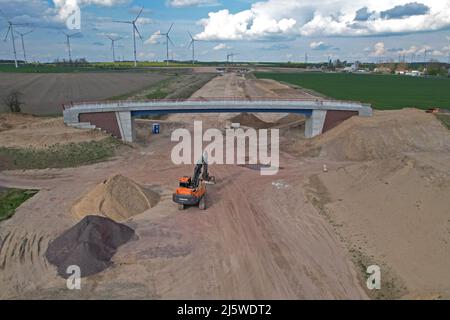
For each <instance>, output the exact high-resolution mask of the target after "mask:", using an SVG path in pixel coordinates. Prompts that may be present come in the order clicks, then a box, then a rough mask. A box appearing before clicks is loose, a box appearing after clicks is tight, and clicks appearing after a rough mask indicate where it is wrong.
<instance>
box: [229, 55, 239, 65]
mask: <svg viewBox="0 0 450 320" xmlns="http://www.w3.org/2000/svg"><path fill="white" fill-rule="evenodd" d="M237 55H238V53H229V54H227V64H229V63H230V58H231V62H234V56H237Z"/></svg>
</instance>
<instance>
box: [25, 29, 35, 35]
mask: <svg viewBox="0 0 450 320" xmlns="http://www.w3.org/2000/svg"><path fill="white" fill-rule="evenodd" d="M33 32H34V30H31V31H28V32H25V33H24V34H23V35H24V36H26V35H27V34H30V33H33Z"/></svg>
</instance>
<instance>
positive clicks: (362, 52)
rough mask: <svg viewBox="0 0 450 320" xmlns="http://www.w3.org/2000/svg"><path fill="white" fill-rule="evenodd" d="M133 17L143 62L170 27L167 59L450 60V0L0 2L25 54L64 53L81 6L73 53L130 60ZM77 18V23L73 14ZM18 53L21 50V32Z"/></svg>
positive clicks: (158, 51) (2, 24)
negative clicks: (71, 24) (192, 44)
mask: <svg viewBox="0 0 450 320" xmlns="http://www.w3.org/2000/svg"><path fill="white" fill-rule="evenodd" d="M142 7H144V10H143V12H142V14H141V16H140V18H139V19H138V20H137V28H138V30H139V32H140V34H141V35H142V40H140V39H138V41H137V51H138V59H139V60H142V61H144V60H148V61H163V60H164V59H165V58H166V45H165V37H163V36H161V33H165V32H167V30H168V29H169V28H170V25H171V24H172V23H173V29H172V31H171V34H170V36H171V39H172V42H173V44H170V58H172V57H173V58H174V59H177V60H188V59H191V58H192V49H191V47H189V44H190V36H189V34H188V32H190V33H191V34H192V35H193V37H194V38H195V39H196V40H198V41H197V42H196V43H195V49H196V59H197V60H200V61H224V60H226V55H227V54H228V53H235V54H236V57H235V60H237V61H238V60H239V61H254V62H258V61H259V62H263V61H264V62H287V61H291V62H304V61H305V59H306V57H307V60H308V62H322V61H327V60H328V59H329V58H331V59H340V60H347V61H356V60H359V61H364V62H384V61H398V60H399V59H405V60H406V61H408V62H409V61H423V60H424V59H426V60H429V59H435V60H439V61H442V62H449V59H450V0H377V1H374V0H315V1H306V0H262V1H251V0H226V1H225V0H150V1H143V0H0V10H1V11H2V14H1V15H0V38H2V40H3V39H4V37H5V35H6V33H7V30H8V22H7V21H12V22H13V23H28V25H25V26H16V27H15V28H16V31H18V32H22V33H25V32H28V31H31V30H33V32H32V33H30V34H28V35H26V36H25V37H24V41H25V46H26V48H27V49H26V51H27V56H28V60H30V61H40V62H51V61H53V60H55V59H64V58H65V59H68V50H67V45H66V38H65V35H64V34H63V32H65V33H75V32H78V30H69V29H68V26H67V21H68V19H69V21H74V20H73V16H72V13H73V12H74V10H75V9H76V8H79V9H80V12H81V19H80V21H81V24H80V30H79V32H80V34H78V35H76V36H74V37H73V38H72V39H71V46H72V56H73V58H86V59H88V60H89V61H111V60H112V50H111V41H110V40H109V39H108V36H110V37H113V38H121V39H120V40H118V41H117V42H116V57H120V59H125V60H132V59H133V37H132V31H133V29H132V26H131V25H129V24H121V23H115V22H114V21H115V20H121V21H122V20H123V21H131V20H133V19H135V18H136V16H137V14H138V13H139V11H140V9H141V8H142ZM70 19H72V20H70ZM16 47H17V53H18V56H19V58H22V57H23V53H22V43H21V39H20V36H19V35H18V34H16ZM12 58H13V49H12V41H11V37H10V35H9V37H8V39H7V41H6V42H4V41H0V59H12Z"/></svg>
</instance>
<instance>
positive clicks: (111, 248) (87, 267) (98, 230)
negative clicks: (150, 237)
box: [45, 216, 135, 278]
mask: <svg viewBox="0 0 450 320" xmlns="http://www.w3.org/2000/svg"><path fill="white" fill-rule="evenodd" d="M134 235H135V233H134V230H133V229H131V228H129V227H127V226H125V225H123V224H120V223H117V222H115V221H113V220H111V219H109V218H104V217H99V216H87V217H85V218H84V219H83V220H81V221H80V222H79V223H78V224H76V225H75V226H73V227H72V228H70V229H69V230H67V231H65V232H64V233H63V234H61V235H60V236H59V237H58V238H56V239H55V240H53V241H52V242H51V243H50V244H49V246H48V249H47V252H46V253H45V257H46V258H47V260H48V261H49V262H50V263H51V264H53V265H55V266H56V267H57V269H58V274H59V275H60V276H61V277H63V278H68V277H69V276H70V275H69V274H67V273H66V270H67V267H69V266H71V265H76V266H79V267H80V270H81V277H87V276H90V275H93V274H96V273H99V272H101V271H103V270H105V269H106V268H108V267H109V266H111V265H112V261H111V258H112V257H113V256H114V254H115V253H116V252H117V249H118V248H119V247H120V246H121V245H123V244H125V243H127V242H128V241H130V240H131V239H132V238H133V237H134Z"/></svg>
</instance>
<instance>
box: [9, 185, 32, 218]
mask: <svg viewBox="0 0 450 320" xmlns="http://www.w3.org/2000/svg"><path fill="white" fill-rule="evenodd" d="M37 192H38V191H37V190H20V189H0V221H2V220H6V219H9V218H11V217H12V215H13V214H14V213H15V212H16V209H17V208H18V207H20V205H21V204H22V203H24V202H25V201H27V200H28V199H30V198H31V197H32V196H34V195H35V194H36V193H37Z"/></svg>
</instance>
